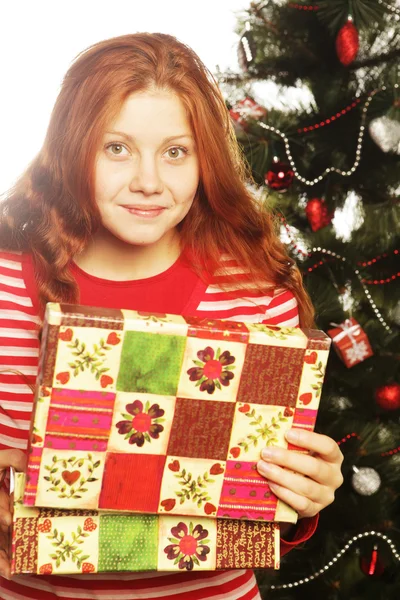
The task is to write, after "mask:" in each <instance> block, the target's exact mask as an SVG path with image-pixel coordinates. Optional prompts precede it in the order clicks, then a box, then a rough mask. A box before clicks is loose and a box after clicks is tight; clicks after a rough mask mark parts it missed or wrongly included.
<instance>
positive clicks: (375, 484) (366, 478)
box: [351, 466, 381, 496]
mask: <svg viewBox="0 0 400 600" xmlns="http://www.w3.org/2000/svg"><path fill="white" fill-rule="evenodd" d="M353 471H354V473H353V476H352V478H351V485H352V486H353V489H354V491H355V492H357V494H360V496H372V494H375V493H376V492H377V491H378V490H379V488H380V487H381V478H380V476H379V473H378V472H377V471H375V469H372V468H371V467H361V468H360V469H358V468H357V467H355V466H353Z"/></svg>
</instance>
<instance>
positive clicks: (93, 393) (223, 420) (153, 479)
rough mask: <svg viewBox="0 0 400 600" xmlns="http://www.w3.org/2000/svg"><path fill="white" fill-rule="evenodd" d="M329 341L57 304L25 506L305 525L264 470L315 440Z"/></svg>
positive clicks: (44, 355)
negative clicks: (263, 464) (290, 433)
mask: <svg viewBox="0 0 400 600" xmlns="http://www.w3.org/2000/svg"><path fill="white" fill-rule="evenodd" d="M330 343H331V340H330V339H329V337H328V336H327V335H326V334H324V333H323V332H320V331H314V330H307V331H306V330H304V331H302V330H301V329H299V328H288V327H276V326H272V325H263V324H257V323H246V324H245V323H238V322H228V321H213V320H209V319H202V318H198V317H191V318H189V317H187V318H184V317H182V316H177V315H152V314H148V313H139V312H134V311H131V310H111V309H98V308H91V307H87V306H76V305H59V304H49V305H48V306H47V311H46V317H45V322H44V328H43V337H42V347H41V355H40V365H39V376H38V384H37V390H36V399H35V408H34V414H33V426H32V432H31V436H30V445H29V458H28V471H27V473H28V478H27V484H26V487H25V495H24V503H25V504H26V505H30V506H41V507H45V508H66V509H73V508H75V509H89V510H104V511H107V510H115V511H128V512H137V513H147V514H160V515H163V514H170V515H181V516H187V517H196V518H197V517H199V518H200V517H201V518H204V517H210V518H214V519H216V518H217V517H219V518H227V519H248V520H260V519H262V520H264V521H286V522H292V523H295V522H296V520H297V514H296V512H295V511H294V510H293V509H292V508H290V507H289V506H288V505H287V504H285V503H284V502H282V501H280V500H278V499H277V497H276V496H275V495H274V494H273V493H272V491H271V490H270V488H269V485H268V481H267V480H266V479H265V478H264V477H263V476H262V475H260V474H259V473H258V471H257V462H258V461H259V459H260V452H261V450H262V448H264V447H265V446H280V447H283V448H286V447H289V448H293V449H296V447H294V446H290V445H289V446H288V443H287V441H286V439H285V432H286V431H287V430H288V429H290V428H291V427H300V428H308V429H313V427H314V423H315V419H316V415H317V409H318V405H319V400H320V394H321V388H322V382H323V379H324V373H325V365H326V361H327V357H328V350H329V346H330Z"/></svg>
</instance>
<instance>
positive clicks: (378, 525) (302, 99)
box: [0, 0, 400, 600]
mask: <svg viewBox="0 0 400 600" xmlns="http://www.w3.org/2000/svg"><path fill="white" fill-rule="evenodd" d="M0 23H1V25H0V26H1V35H0V56H1V61H0V78H1V82H2V94H1V100H0V103H1V109H2V110H1V111H0V130H1V134H2V142H3V143H2V144H1V145H0V164H1V169H0V193H2V192H4V191H5V190H6V189H7V188H8V187H9V186H10V185H11V184H12V182H13V180H14V179H15V178H16V177H17V175H18V174H19V173H20V172H22V170H23V169H24V168H25V166H26V165H27V163H28V162H29V161H30V160H31V159H32V158H33V156H34V154H35V153H36V152H37V151H38V150H39V148H40V145H41V143H42V140H43V138H44V135H45V131H46V127H47V123H48V120H49V116H50V111H51V109H52V106H53V103H54V100H55V98H56V95H57V93H58V88H59V85H60V82H61V79H62V77H63V75H64V73H65V71H66V70H67V68H68V66H69V64H70V63H71V61H72V60H73V58H74V57H75V56H76V55H77V54H78V53H79V52H80V51H82V50H83V49H84V48H86V47H87V46H89V45H90V44H92V43H94V42H96V41H98V40H101V39H105V38H108V37H113V36H116V35H122V34H124V33H128V32H135V31H153V32H155V31H161V32H165V33H170V34H173V35H175V36H177V37H178V38H179V39H180V40H181V41H183V42H185V43H187V44H189V45H190V46H191V47H192V48H193V49H194V50H195V51H196V52H197V53H198V54H199V56H200V58H201V59H202V60H203V61H204V62H205V64H206V65H207V66H208V68H209V69H210V70H211V71H212V72H213V73H214V75H215V77H216V79H217V80H218V82H219V84H220V87H221V89H222V91H223V94H224V96H225V99H226V103H227V106H228V108H229V109H230V113H231V117H232V122H233V124H234V127H235V131H236V134H237V138H238V140H239V143H240V144H241V147H242V150H243V153H244V155H245V157H246V158H247V161H248V162H249V164H250V166H251V169H252V175H253V180H254V181H253V182H252V184H251V188H252V190H253V192H254V194H255V195H256V196H257V198H259V201H260V202H265V203H266V204H267V205H268V206H269V207H270V209H271V210H272V211H273V212H274V213H275V215H276V222H277V228H278V231H279V233H280V235H281V237H282V239H283V240H284V242H285V244H286V245H287V247H288V250H289V252H290V253H291V255H292V256H293V257H294V258H295V259H296V261H297V264H298V265H299V267H300V269H301V270H302V272H303V275H304V282H305V284H306V287H307V289H308V291H309V293H310V295H311V298H312V300H313V303H314V306H315V309H316V325H317V327H318V328H320V329H323V330H324V331H326V332H327V333H328V334H329V335H330V336H331V337H332V340H333V349H332V351H331V355H330V359H329V362H328V367H327V373H326V382H325V385H324V390H323V395H322V398H321V407H320V411H319V416H318V421H317V427H316V429H317V431H319V432H323V433H326V434H328V435H330V436H331V437H333V438H334V439H335V440H336V441H337V443H338V444H339V445H340V448H341V450H342V452H343V454H344V456H345V461H344V465H343V474H344V478H345V482H344V485H343V486H342V487H341V488H340V489H339V490H338V492H337V495H336V501H335V502H334V504H333V505H331V506H330V507H328V508H327V509H325V510H324V511H323V512H322V513H321V519H320V526H319V528H318V531H317V533H316V534H315V535H314V536H313V538H312V539H311V540H310V541H308V542H307V544H306V545H305V546H303V547H302V548H300V549H296V550H294V551H292V552H290V553H289V554H288V555H287V556H285V557H284V559H283V561H282V565H281V569H280V571H279V572H277V573H272V572H269V571H266V572H260V573H258V574H257V575H258V579H259V584H260V588H261V592H262V596H263V598H267V597H268V599H270V598H271V599H274V598H275V599H276V600H295V599H300V598H301V599H307V600H308V599H310V598H311V599H313V598H322V597H323V598H325V599H326V600H349V599H351V600H368V599H371V600H372V599H373V600H398V599H399V598H400V505H399V491H400V422H399V417H400V335H399V332H400V260H399V255H400V202H399V197H400V88H399V83H400V2H399V1H398V0H320V1H317V0H309V1H308V2H306V1H304V2H303V1H301V2H300V1H299V2H290V1H287V0H269V1H266V2H265V1H264V2H256V1H253V2H249V1H245V0H218V2H216V1H215V0H214V1H213V2H211V1H210V0H203V1H202V2H201V3H200V2H196V1H193V2H192V1H179V0H177V1H175V2H173V3H171V2H170V3H165V2H161V1H157V0H153V1H152V2H151V3H146V2H137V1H135V0H131V1H125V0H119V1H118V2H117V3H114V4H113V6H112V7H111V5H110V3H108V2H107V3H106V2H104V1H103V0H96V1H92V0H86V1H85V2H82V1H77V0H70V1H69V2H68V3H60V2H57V3H55V2H52V1H45V0H36V1H35V2H28V1H25V2H23V1H18V0H13V2H12V3H7V4H6V3H3V4H2V5H1V8H0Z"/></svg>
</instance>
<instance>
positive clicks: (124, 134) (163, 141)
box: [105, 131, 193, 144]
mask: <svg viewBox="0 0 400 600" xmlns="http://www.w3.org/2000/svg"><path fill="white" fill-rule="evenodd" d="M105 133H106V134H110V135H120V136H121V137H123V138H125V139H127V140H128V141H130V142H134V141H135V140H134V138H133V137H132V136H131V135H129V134H128V133H124V132H123V131H106V132H105ZM181 138H190V139H193V136H192V135H191V134H190V133H180V134H179V135H171V136H169V137H166V138H164V139H163V140H162V142H161V143H162V144H165V143H166V142H172V140H177V139H181Z"/></svg>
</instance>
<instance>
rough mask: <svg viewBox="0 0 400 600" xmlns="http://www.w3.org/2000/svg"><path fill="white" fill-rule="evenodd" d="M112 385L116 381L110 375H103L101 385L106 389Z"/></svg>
mask: <svg viewBox="0 0 400 600" xmlns="http://www.w3.org/2000/svg"><path fill="white" fill-rule="evenodd" d="M112 383H114V379H113V378H112V377H110V376H109V375H102V376H101V377H100V385H101V387H102V388H105V387H107V386H108V385H111V384H112Z"/></svg>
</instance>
